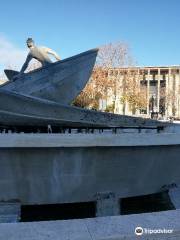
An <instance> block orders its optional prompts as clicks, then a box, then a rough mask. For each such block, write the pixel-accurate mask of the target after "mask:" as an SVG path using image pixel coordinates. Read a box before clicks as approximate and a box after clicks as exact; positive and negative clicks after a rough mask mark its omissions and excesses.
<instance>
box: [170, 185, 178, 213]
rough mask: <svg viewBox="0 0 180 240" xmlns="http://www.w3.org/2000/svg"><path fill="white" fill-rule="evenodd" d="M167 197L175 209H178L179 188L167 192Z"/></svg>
mask: <svg viewBox="0 0 180 240" xmlns="http://www.w3.org/2000/svg"><path fill="white" fill-rule="evenodd" d="M169 197H170V199H171V202H172V204H173V205H174V207H175V208H176V209H180V187H177V188H173V189H170V190H169Z"/></svg>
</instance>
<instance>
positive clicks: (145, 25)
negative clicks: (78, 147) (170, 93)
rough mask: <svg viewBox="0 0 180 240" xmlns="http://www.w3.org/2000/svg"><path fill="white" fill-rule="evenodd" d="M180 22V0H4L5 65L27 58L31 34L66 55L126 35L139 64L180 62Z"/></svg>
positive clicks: (0, 43)
mask: <svg viewBox="0 0 180 240" xmlns="http://www.w3.org/2000/svg"><path fill="white" fill-rule="evenodd" d="M179 24H180V1H179V0H151V1H147V0H51V1H50V0H43V1H42V0H40V1H38V0H36V1H35V0H30V1H24V0H23V1H22V0H19V1H18V0H16V1H10V0H9V1H8V0H7V1H2V2H1V15H0V68H1V69H2V68H3V67H4V66H5V65H8V63H9V64H14V66H15V65H16V63H15V62H17V65H20V64H21V62H23V60H24V58H25V55H26V51H27V50H26V46H25V40H26V38H27V37H33V38H34V39H35V41H36V43H37V45H44V46H48V47H50V48H52V49H54V50H56V51H57V52H58V53H59V55H60V56H61V57H62V58H66V57H68V56H71V55H74V54H76V53H79V52H82V51H85V50H88V49H91V48H94V47H97V46H99V45H103V44H107V43H110V42H118V41H122V42H126V43H128V45H129V46H130V48H131V51H132V54H133V56H134V58H135V59H136V61H137V64H138V65H178V64H180V26H179ZM6 48H7V49H6Z"/></svg>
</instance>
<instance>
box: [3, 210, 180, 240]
mask: <svg viewBox="0 0 180 240" xmlns="http://www.w3.org/2000/svg"><path fill="white" fill-rule="evenodd" d="M179 219H180V210H171V211H164V212H158V213H145V214H133V215H127V216H115V217H101V218H92V219H79V220H64V221H48V222H33V223H2V224H0V240H1V239H2V240H4V239H8V240H51V239H52V240H59V239H60V240H89V239H91V240H122V239H124V240H125V239H127V240H130V239H171V240H172V239H173V240H175V239H177V240H178V239H180V221H179ZM137 226H141V227H142V228H147V229H151V230H152V229H168V230H170V229H172V230H173V233H167V234H144V235H142V236H141V237H139V236H138V237H137V236H136V235H135V233H134V231H135V228H136V227H137Z"/></svg>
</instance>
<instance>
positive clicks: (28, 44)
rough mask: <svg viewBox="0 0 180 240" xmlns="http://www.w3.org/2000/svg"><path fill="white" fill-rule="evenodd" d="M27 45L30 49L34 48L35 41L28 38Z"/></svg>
mask: <svg viewBox="0 0 180 240" xmlns="http://www.w3.org/2000/svg"><path fill="white" fill-rule="evenodd" d="M26 43H27V46H28V48H30V47H32V46H34V41H33V39H32V38H28V39H27V40H26Z"/></svg>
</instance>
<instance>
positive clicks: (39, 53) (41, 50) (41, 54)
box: [13, 38, 60, 81]
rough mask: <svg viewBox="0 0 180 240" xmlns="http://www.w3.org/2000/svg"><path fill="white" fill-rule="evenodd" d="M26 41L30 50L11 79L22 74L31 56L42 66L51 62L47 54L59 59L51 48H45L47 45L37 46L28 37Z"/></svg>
mask: <svg viewBox="0 0 180 240" xmlns="http://www.w3.org/2000/svg"><path fill="white" fill-rule="evenodd" d="M26 43H27V47H28V48H29V50H30V51H29V53H28V55H27V58H26V61H25V63H24V64H23V66H22V68H21V70H20V72H19V74H17V75H16V76H15V77H14V78H13V81H14V80H16V79H17V78H19V77H21V76H22V74H23V73H24V71H25V70H26V69H27V67H28V64H29V62H30V61H31V60H32V59H33V58H35V59H36V60H38V61H39V62H40V63H41V64H42V66H46V65H48V64H50V63H52V61H51V59H50V58H49V56H48V55H49V54H50V55H53V56H54V57H55V58H56V60H57V61H59V60H60V57H59V56H58V55H57V53H56V52H54V51H53V50H52V49H50V48H47V47H37V46H36V45H35V43H34V41H33V39H32V38H28V39H27V41H26Z"/></svg>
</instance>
